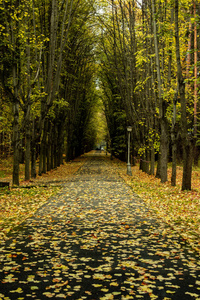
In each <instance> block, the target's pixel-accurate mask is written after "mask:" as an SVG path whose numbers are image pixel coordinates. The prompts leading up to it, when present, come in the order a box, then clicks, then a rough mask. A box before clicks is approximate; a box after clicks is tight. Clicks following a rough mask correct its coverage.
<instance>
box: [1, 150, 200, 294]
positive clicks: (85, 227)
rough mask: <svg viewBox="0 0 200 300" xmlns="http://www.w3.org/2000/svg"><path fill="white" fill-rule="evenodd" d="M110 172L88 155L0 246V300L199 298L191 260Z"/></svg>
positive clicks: (102, 160)
mask: <svg viewBox="0 0 200 300" xmlns="http://www.w3.org/2000/svg"><path fill="white" fill-rule="evenodd" d="M116 168H117V167H112V163H111V162H110V161H109V160H108V159H107V158H106V157H105V156H104V155H94V156H91V157H90V158H89V159H88V161H87V162H86V163H85V165H84V166H83V167H82V168H81V169H80V170H79V171H78V172H77V173H76V175H74V176H72V177H71V178H70V179H69V180H68V181H67V182H66V184H65V185H64V187H63V189H62V191H61V192H60V193H59V194H58V195H57V196H56V197H54V198H51V199H50V200H49V202H48V203H47V204H46V205H45V206H43V207H41V209H39V210H38V212H37V214H36V215H35V216H34V217H32V218H29V219H27V221H26V222H25V223H24V224H22V226H21V227H20V228H19V229H18V231H17V232H15V233H12V235H11V236H10V237H9V239H8V240H7V241H6V242H5V244H4V245H1V253H0V267H1V271H0V299H7V300H8V299H19V300H22V299H49V298H52V299H73V300H75V299H93V300H98V299H177V300H180V299H181V300H187V299H200V296H198V295H200V261H199V257H198V256H195V255H194V253H193V252H192V251H191V250H190V249H189V248H188V249H187V245H185V242H184V241H182V240H180V239H179V237H177V236H176V235H175V234H173V232H171V231H170V229H169V227H167V226H166V225H165V224H160V223H159V222H158V221H157V220H156V219H154V218H153V215H152V214H151V213H150V212H148V210H147V209H146V207H145V205H144V203H143V201H142V200H141V199H139V197H137V196H136V195H135V194H134V193H133V192H132V191H131V189H130V187H128V186H127V185H126V184H125V182H124V181H123V180H122V179H121V178H120V177H119V176H118V174H117V169H116Z"/></svg>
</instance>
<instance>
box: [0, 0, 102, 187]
mask: <svg viewBox="0 0 200 300" xmlns="http://www.w3.org/2000/svg"><path fill="white" fill-rule="evenodd" d="M93 2H94V1H87V0H30V1H27V0H1V1H0V11H1V13H0V36H1V42H0V51H1V54H0V80H1V81H0V90H1V107H2V108H3V109H2V110H1V133H2V134H4V133H5V132H6V131H7V127H8V123H9V130H10V131H11V128H12V147H13V156H14V159H13V184H16V185H18V184H19V165H20V162H23V161H24V162H25V180H29V179H30V176H32V177H35V176H36V161H37V159H38V158H39V174H42V173H45V172H46V171H48V170H50V169H52V168H55V167H57V166H59V165H60V164H61V163H62V160H63V153H64V152H65V153H66V160H67V161H69V160H71V159H72V158H74V157H75V156H77V155H80V154H81V153H83V152H84V151H85V150H89V149H91V147H93V145H94V141H95V135H96V132H95V130H94V129H93V128H94V126H93V123H94V122H95V121H94V120H95V119H94V118H95V117H94V112H95V109H94V107H96V106H97V101H98V98H97V96H96V84H95V81H96V78H95V74H96V64H95V60H94V51H95V45H96V38H95V35H94V33H93V27H94V13H95V12H94V9H93ZM8 111H9V117H8ZM11 122H12V125H11V126H10V124H11ZM3 136H4V135H3Z"/></svg>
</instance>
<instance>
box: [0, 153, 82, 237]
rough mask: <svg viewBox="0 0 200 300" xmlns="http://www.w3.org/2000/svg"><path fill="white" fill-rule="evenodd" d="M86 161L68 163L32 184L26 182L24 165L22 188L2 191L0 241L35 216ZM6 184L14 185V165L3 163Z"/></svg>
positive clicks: (1, 167) (7, 161) (79, 159)
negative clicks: (14, 228)
mask: <svg viewBox="0 0 200 300" xmlns="http://www.w3.org/2000/svg"><path fill="white" fill-rule="evenodd" d="M85 160H86V158H78V159H75V160H74V161H73V162H70V163H65V164H63V165H61V166H60V167H59V168H57V169H55V170H53V171H50V172H47V174H43V175H42V176H38V177H37V178H36V179H34V180H33V179H32V180H31V181H29V182H25V181H23V176H24V175H23V171H24V170H23V169H24V168H23V165H22V166H21V172H20V188H10V189H8V188H2V189H0V239H1V238H3V237H4V236H5V235H6V234H7V233H8V232H9V231H10V230H11V229H12V228H13V227H16V226H18V225H19V224H20V223H21V222H22V221H24V220H25V219H26V218H28V217H30V216H32V215H33V214H34V213H35V212H36V211H37V209H38V208H39V207H40V206H42V205H43V204H44V203H46V201H47V200H48V199H49V197H51V196H52V195H54V194H56V193H57V192H58V191H59V190H60V189H61V187H62V185H63V184H64V182H65V181H66V179H67V178H68V177H69V176H71V175H72V174H74V173H75V172H76V171H77V170H78V169H79V168H80V167H81V165H83V163H84V162H85ZM0 169H1V175H2V180H3V181H8V182H10V183H11V181H12V168H11V161H10V160H4V161H3V162H2V163H1V164H0Z"/></svg>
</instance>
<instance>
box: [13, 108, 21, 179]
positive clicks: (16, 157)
mask: <svg viewBox="0 0 200 300" xmlns="http://www.w3.org/2000/svg"><path fill="white" fill-rule="evenodd" d="M13 115H14V122H13V185H19V155H20V152H19V141H20V136H19V104H18V103H17V102H15V103H14V104H13Z"/></svg>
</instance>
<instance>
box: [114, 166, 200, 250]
mask: <svg viewBox="0 0 200 300" xmlns="http://www.w3.org/2000/svg"><path fill="white" fill-rule="evenodd" d="M118 165H119V166H120V172H119V173H120V175H121V176H122V177H123V178H124V179H125V181H126V182H127V183H128V184H129V185H130V186H131V187H132V188H133V190H134V191H135V193H137V194H138V195H139V196H140V197H141V198H142V199H143V200H144V201H145V203H146V205H147V206H148V207H149V208H150V209H151V210H153V211H154V212H155V213H156V216H157V218H159V219H162V220H163V221H164V222H166V223H167V224H169V225H170V226H171V227H172V228H173V229H174V230H175V231H176V232H177V233H178V234H181V236H182V238H184V239H186V240H187V241H188V242H189V243H190V245H191V246H192V247H193V249H195V250H196V251H197V252H199V253H200V170H197V169H196V170H193V174H192V190H191V191H182V190H181V181H182V168H180V167H178V168H177V186H176V187H172V186H171V184H170V178H171V168H169V171H168V178H169V181H168V182H167V183H165V184H163V183H161V182H160V179H157V178H155V176H150V175H148V174H146V173H144V172H142V171H141V170H139V167H138V165H136V166H135V167H132V176H131V177H130V176H127V175H126V166H125V164H123V163H121V162H119V161H118Z"/></svg>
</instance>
